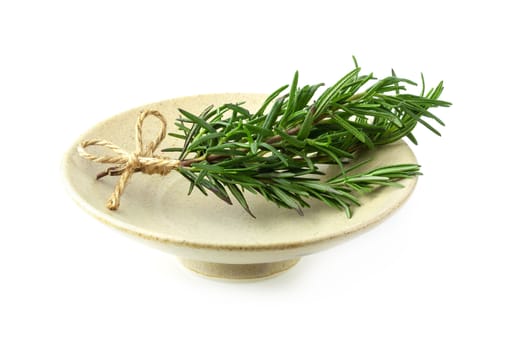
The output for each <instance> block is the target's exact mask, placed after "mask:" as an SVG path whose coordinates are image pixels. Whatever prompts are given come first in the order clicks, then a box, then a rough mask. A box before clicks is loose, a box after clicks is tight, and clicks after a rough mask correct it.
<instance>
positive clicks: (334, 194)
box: [163, 59, 451, 217]
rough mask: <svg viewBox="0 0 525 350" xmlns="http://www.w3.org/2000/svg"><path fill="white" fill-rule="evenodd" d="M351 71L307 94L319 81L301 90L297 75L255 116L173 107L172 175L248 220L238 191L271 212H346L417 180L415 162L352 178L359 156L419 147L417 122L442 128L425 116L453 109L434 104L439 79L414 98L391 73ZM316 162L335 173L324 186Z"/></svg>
mask: <svg viewBox="0 0 525 350" xmlns="http://www.w3.org/2000/svg"><path fill="white" fill-rule="evenodd" d="M354 62H355V69H353V70H352V71H351V72H349V73H348V74H346V75H345V76H344V77H343V78H341V79H340V80H339V81H338V82H337V83H335V84H334V85H333V86H330V87H328V88H327V89H325V90H324V92H322V93H321V94H320V95H319V96H318V97H317V98H316V99H314V96H315V95H316V93H317V92H318V90H319V89H320V88H321V87H322V86H323V84H316V85H305V86H303V87H300V86H299V83H298V73H295V75H294V77H293V81H292V83H291V84H290V85H285V86H283V87H280V88H279V89H277V90H276V91H275V92H273V93H272V94H271V95H270V96H269V97H268V98H267V99H266V100H265V101H264V103H263V104H262V105H261V106H260V108H259V109H258V110H257V111H255V112H254V113H252V112H250V111H249V110H247V109H246V108H244V107H243V103H227V104H223V105H221V106H218V107H213V106H210V107H208V108H206V109H205V110H204V111H202V112H201V113H200V114H199V115H196V114H193V113H191V112H189V111H187V110H183V109H180V110H179V111H180V114H181V116H180V118H179V119H178V120H177V121H176V123H175V125H176V127H177V128H178V132H175V133H170V134H169V135H170V136H173V137H175V138H180V139H183V140H184V143H183V146H182V147H172V148H166V149H164V150H163V151H164V152H179V153H180V154H179V161H180V166H178V167H177V168H176V169H175V170H177V171H179V172H180V174H181V175H182V176H184V177H185V178H186V179H188V180H189V182H190V185H189V194H191V193H192V191H193V190H194V189H195V188H197V189H198V190H200V191H201V192H202V193H203V194H205V195H207V193H208V191H209V192H212V193H213V194H215V195H216V196H217V197H219V198H220V199H222V200H223V201H224V202H226V203H228V204H232V198H233V199H235V200H236V201H237V202H239V204H240V205H241V206H242V207H243V208H244V209H245V210H246V211H247V212H248V213H249V214H250V215H251V216H253V217H255V216H254V214H253V213H252V211H251V210H250V207H249V205H248V202H247V200H246V198H245V195H244V193H245V192H246V191H248V192H251V193H254V194H257V195H261V196H263V197H264V198H265V199H266V200H269V201H271V202H273V203H275V204H276V205H277V206H279V207H284V208H289V209H294V210H296V211H297V212H298V213H299V214H300V215H302V210H301V208H304V207H308V206H309V204H308V200H309V199H310V198H313V199H317V200H320V201H322V202H324V203H325V204H326V205H328V206H330V207H334V208H337V209H340V210H344V212H345V213H346V215H347V216H348V217H351V215H352V210H351V208H352V206H354V205H359V200H358V195H359V194H363V193H367V192H370V191H372V190H373V189H375V188H377V187H380V186H395V185H398V186H399V184H398V183H396V181H398V180H400V179H404V178H408V177H413V176H417V175H420V172H419V170H420V166H419V165H417V164H398V165H392V166H387V167H381V168H377V169H373V170H371V171H367V172H362V173H359V172H358V171H356V169H358V168H359V166H361V165H362V164H363V162H357V163H356V161H355V159H356V157H357V155H358V154H359V152H361V151H362V150H365V149H373V148H374V147H376V146H380V145H384V144H388V143H392V142H395V141H397V140H399V139H401V138H403V137H405V136H406V137H407V138H408V139H409V140H411V141H412V142H413V143H414V144H417V141H416V138H415V136H414V135H413V130H414V128H415V127H416V125H417V124H422V125H423V126H425V127H426V128H428V129H429V130H431V131H432V132H433V133H435V134H437V135H440V133H439V131H438V130H437V129H436V128H435V127H434V126H433V125H432V124H431V123H434V124H437V125H441V126H444V123H443V122H442V121H441V120H440V119H439V118H438V117H436V116H435V115H434V114H433V113H432V112H430V111H429V110H430V109H431V108H435V107H448V106H450V105H451V104H450V103H449V102H445V101H442V100H439V97H440V95H441V93H442V91H443V83H442V82H440V83H439V84H438V85H437V86H436V87H434V88H432V89H430V90H429V91H428V92H426V91H425V90H426V89H425V81H424V78H423V75H421V80H422V89H421V92H420V93H419V94H418V95H414V94H409V93H407V92H406V91H407V86H410V85H414V86H415V85H417V84H416V83H414V82H413V81H410V80H408V79H403V78H399V77H397V76H396V74H395V73H394V72H393V71H392V75H391V76H389V77H386V78H383V79H376V78H374V76H373V75H372V74H368V75H363V74H361V68H360V67H359V66H358V64H357V62H356V61H355V59H354ZM320 164H333V165H335V166H336V167H337V168H338V173H337V175H336V176H334V177H332V178H329V179H327V180H322V179H321V175H324V174H323V172H322V171H321V170H320V167H319V165H320Z"/></svg>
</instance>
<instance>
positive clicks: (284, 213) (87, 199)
mask: <svg viewBox="0 0 525 350" xmlns="http://www.w3.org/2000/svg"><path fill="white" fill-rule="evenodd" d="M264 98H265V95H261V94H210V95H198V96H191V97H182V98H176V99H172V100H166V101H162V102H158V103H154V104H150V105H146V106H141V107H139V108H136V109H132V110H129V111H126V112H124V113H121V114H119V115H116V116H114V117H111V118H109V119H107V120H105V121H103V122H101V123H99V124H98V125H96V126H94V127H93V128H92V129H91V130H89V131H87V132H86V133H85V134H84V135H82V136H81V137H80V138H79V139H78V142H80V141H82V140H85V139H90V138H101V139H106V140H109V141H111V142H113V143H115V144H116V145H119V146H120V147H122V148H123V149H126V150H130V151H131V150H133V149H134V148H135V145H134V125H135V122H136V119H137V117H138V113H139V111H140V110H143V109H146V108H149V109H156V110H159V111H160V112H161V113H162V114H164V116H165V117H166V119H167V120H168V131H170V129H171V128H174V127H175V126H173V121H174V120H175V118H177V117H178V115H179V113H178V111H177V108H184V109H187V110H189V111H192V112H195V113H196V114H198V112H200V111H201V110H202V109H203V108H205V107H207V106H209V105H212V104H213V105H220V104H221V103H225V102H238V101H245V102H246V104H245V107H247V108H248V109H251V110H254V109H255V108H257V106H259V105H260V103H261V102H262V101H263V100H264ZM158 128H159V124H158V122H157V121H156V120H148V121H146V123H145V125H144V136H145V140H148V139H152V138H154V137H155V135H156V133H157V132H158ZM171 130H173V129H171ZM178 142H181V141H180V140H177V139H175V138H172V137H167V138H166V139H165V140H164V141H163V143H162V144H161V146H160V147H159V149H162V148H165V147H172V146H175V145H176V144H177V143H178ZM76 147H77V143H75V144H74V145H72V147H71V148H70V149H69V150H68V151H67V153H66V155H65V158H64V162H63V174H64V177H65V180H66V185H67V188H68V191H69V193H70V194H71V195H72V197H73V198H74V200H75V201H76V202H77V203H78V204H79V205H80V206H81V207H82V208H83V209H85V210H86V211H87V212H89V213H90V214H91V215H93V216H95V217H96V218H97V219H99V220H101V221H103V222H104V223H106V224H109V225H111V226H113V227H116V228H118V229H120V230H122V231H124V232H127V233H130V234H131V236H133V237H136V238H138V239H139V241H141V242H143V243H147V244H150V245H153V246H155V247H156V248H159V249H162V250H165V251H169V252H171V253H174V254H176V255H177V256H178V257H180V258H181V259H182V262H183V264H184V265H185V266H187V267H189V268H190V269H192V270H194V271H197V272H201V273H203V274H205V275H208V276H213V277H223V278H242V279H246V278H261V277H264V276H268V275H273V274H275V273H278V272H280V271H283V270H286V269H287V268H290V267H292V266H293V265H294V264H295V263H296V262H297V259H298V258H300V257H301V256H304V255H307V254H311V253H314V252H316V251H319V250H321V249H325V248H328V247H330V246H332V245H334V244H337V243H339V242H341V241H343V240H345V239H348V238H350V237H353V236H355V234H357V233H358V232H364V231H365V230H366V229H369V228H370V227H372V226H373V225H375V224H377V223H379V222H380V221H381V220H383V219H385V218H386V217H387V216H388V215H389V214H391V213H392V212H393V211H394V210H395V209H397V208H398V207H399V206H400V205H402V204H403V203H404V202H405V200H406V199H407V198H408V197H409V195H410V194H411V193H412V191H413V189H414V187H415V185H416V182H417V180H416V179H415V178H414V179H405V180H403V181H401V183H402V184H403V185H404V187H403V188H395V187H389V188H381V189H379V190H377V191H375V192H373V193H371V194H370V195H367V196H362V197H360V200H361V202H362V206H360V207H356V208H354V216H353V217H352V219H350V220H349V219H347V218H346V216H345V215H344V213H343V212H340V211H337V210H334V209H331V208H329V207H327V206H325V205H323V204H322V203H321V202H319V201H315V200H312V201H311V202H310V203H311V205H312V207H311V208H306V209H305V210H304V216H299V215H297V213H296V212H295V211H293V210H287V209H282V208H277V207H276V206H275V205H274V204H272V203H269V202H267V201H265V200H264V199H262V198H259V197H258V196H255V195H252V194H250V193H247V194H246V197H247V200H248V202H249V204H250V207H251V209H252V211H253V213H254V214H255V215H256V216H257V219H253V218H252V217H250V216H249V215H248V214H246V213H245V212H244V210H243V209H242V208H241V207H240V206H239V205H237V204H236V203H235V204H234V205H232V206H229V205H227V204H225V203H224V202H223V201H221V200H220V199H218V198H215V196H213V194H210V195H209V196H207V197H206V196H204V195H202V194H201V193H200V192H199V191H194V192H193V193H192V194H191V196H188V195H187V191H188V181H187V180H186V179H185V178H183V177H182V176H180V175H179V174H178V173H176V172H173V173H171V174H169V175H167V176H164V177H163V176H160V175H145V174H141V173H137V174H135V175H134V176H133V178H132V179H131V181H130V183H129V185H128V186H127V188H126V191H125V193H124V195H123V196H122V199H121V207H120V208H119V209H118V210H117V211H110V210H108V209H106V207H105V202H106V200H107V198H108V196H109V195H110V193H111V192H112V191H113V188H114V185H115V183H116V181H117V178H116V177H106V178H104V179H102V180H98V181H97V180H95V175H96V174H97V173H99V172H100V171H102V170H104V169H105V166H104V165H102V164H96V163H92V162H90V161H87V160H85V159H82V158H80V157H79V156H78V155H77V151H76ZM100 152H106V150H100ZM167 155H172V156H175V155H174V154H167ZM362 157H363V158H367V159H368V158H372V159H373V160H372V161H371V162H370V163H368V164H367V165H366V167H364V168H363V169H366V168H371V167H377V166H382V165H388V164H397V163H416V159H415V156H414V154H413V153H412V151H411V150H410V148H409V147H408V146H407V145H406V144H405V143H404V142H402V141H401V142H397V143H395V144H391V145H387V146H384V147H380V148H378V149H377V150H375V151H373V152H369V153H366V154H363V155H362ZM326 171H327V173H328V174H329V173H330V171H331V169H330V168H326ZM241 265H246V266H244V268H243V267H242V266H241Z"/></svg>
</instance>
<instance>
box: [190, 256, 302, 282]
mask: <svg viewBox="0 0 525 350" xmlns="http://www.w3.org/2000/svg"><path fill="white" fill-rule="evenodd" d="M180 261H181V262H182V264H183V265H184V266H185V267H187V268H188V269H190V270H192V271H195V272H197V273H200V274H202V275H205V276H207V277H214V278H225V279H238V280H241V279H255V278H265V277H269V276H272V275H275V274H278V273H279V272H283V271H286V270H288V269H289V268H291V267H293V266H294V265H295V264H297V262H298V261H299V258H297V259H291V260H284V261H277V262H269V263H260V264H221V263H213V262H207V261H198V260H189V259H180Z"/></svg>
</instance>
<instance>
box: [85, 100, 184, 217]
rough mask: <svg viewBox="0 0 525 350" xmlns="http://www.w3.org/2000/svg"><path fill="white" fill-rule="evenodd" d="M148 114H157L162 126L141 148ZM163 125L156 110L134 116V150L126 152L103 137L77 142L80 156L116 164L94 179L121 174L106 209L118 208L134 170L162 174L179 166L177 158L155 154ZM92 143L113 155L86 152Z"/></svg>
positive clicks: (97, 161)
mask: <svg viewBox="0 0 525 350" xmlns="http://www.w3.org/2000/svg"><path fill="white" fill-rule="evenodd" d="M150 116H153V117H156V118H157V119H158V120H159V121H160V123H161V128H160V131H159V133H158V135H157V137H156V138H155V139H154V140H153V141H151V142H150V143H149V144H147V146H146V147H144V141H143V134H142V126H143V124H144V120H145V119H146V118H148V117H150ZM166 125H167V123H166V119H165V118H164V116H163V115H162V114H161V113H160V112H158V111H155V110H146V111H142V112H141V113H140V116H139V118H138V119H137V123H136V124H135V151H134V152H127V151H125V150H123V149H122V148H120V147H119V146H117V145H115V144H113V143H112V142H110V141H107V140H102V139H91V140H85V141H83V142H81V143H80V144H79V145H78V147H77V151H78V154H79V155H80V156H81V157H82V158H84V159H87V160H91V161H93V162H96V163H103V164H117V165H118V166H112V167H109V168H108V169H107V170H106V171H105V172H103V173H101V174H99V175H97V179H100V178H102V177H104V176H106V175H120V178H119V180H118V182H117V184H116V186H115V190H114V191H113V193H112V194H111V196H110V197H109V199H108V201H107V202H106V207H107V208H108V209H110V210H117V209H118V207H119V206H120V197H121V196H122V193H123V191H124V189H125V188H126V185H127V183H128V182H129V180H130V178H131V175H133V173H135V172H142V173H145V174H150V175H151V174H159V175H162V176H164V175H166V174H168V173H169V172H170V171H172V170H173V169H175V168H179V167H180V165H181V163H180V161H179V160H175V159H169V158H166V157H162V156H159V155H155V154H154V152H155V150H156V149H157V147H158V146H159V144H160V143H161V142H162V140H164V138H165V137H166ZM91 146H100V147H105V148H108V149H110V150H111V151H113V152H114V155H94V154H91V153H88V152H87V151H86V149H87V148H88V147H91Z"/></svg>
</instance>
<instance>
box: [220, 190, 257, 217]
mask: <svg viewBox="0 0 525 350" xmlns="http://www.w3.org/2000/svg"><path fill="white" fill-rule="evenodd" d="M226 186H227V187H228V189H229V190H230V192H231V194H233V196H234V197H235V199H237V202H239V204H240V205H241V206H242V207H243V209H244V210H246V212H247V213H248V214H250V216H251V217H252V218H254V219H255V215H253V213H252V211H251V210H250V207H249V206H248V202H246V198H244V195H243V194H242V192H241V191H240V190H239V188H238V187H237V186H236V185H235V184H226Z"/></svg>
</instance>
